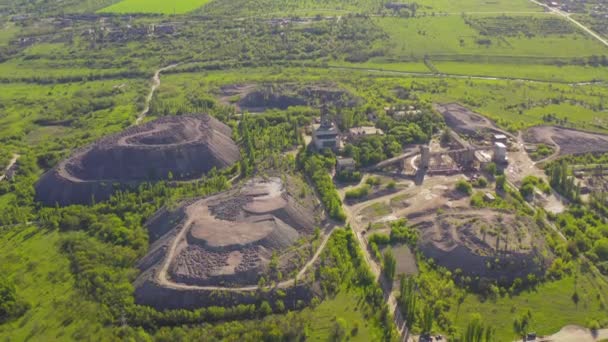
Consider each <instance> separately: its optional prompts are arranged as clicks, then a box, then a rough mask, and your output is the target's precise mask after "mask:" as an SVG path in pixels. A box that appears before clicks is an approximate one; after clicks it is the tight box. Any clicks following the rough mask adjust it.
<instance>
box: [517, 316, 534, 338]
mask: <svg viewBox="0 0 608 342" xmlns="http://www.w3.org/2000/svg"><path fill="white" fill-rule="evenodd" d="M531 323H532V312H531V311H530V310H528V311H527V312H526V313H524V314H522V315H521V316H520V317H517V318H515V320H514V321H513V331H515V333H516V334H517V335H518V336H520V337H521V338H522V339H523V340H525V338H526V334H527V333H528V328H530V324H531Z"/></svg>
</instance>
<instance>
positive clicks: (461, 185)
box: [456, 180, 473, 195]
mask: <svg viewBox="0 0 608 342" xmlns="http://www.w3.org/2000/svg"><path fill="white" fill-rule="evenodd" d="M456 191H458V192H460V193H462V194H465V195H471V194H472V193H473V187H472V186H471V183H469V182H467V181H465V180H459V181H458V182H456Z"/></svg>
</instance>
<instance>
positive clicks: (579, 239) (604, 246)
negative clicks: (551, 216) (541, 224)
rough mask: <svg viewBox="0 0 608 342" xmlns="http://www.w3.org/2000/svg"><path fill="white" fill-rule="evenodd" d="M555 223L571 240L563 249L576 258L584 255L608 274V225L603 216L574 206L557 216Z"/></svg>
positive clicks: (582, 207) (583, 207)
mask: <svg viewBox="0 0 608 342" xmlns="http://www.w3.org/2000/svg"><path fill="white" fill-rule="evenodd" d="M555 222H556V225H557V226H558V227H559V228H560V230H561V231H562V232H563V233H564V235H566V237H567V238H568V240H569V241H568V244H567V245H566V246H564V247H562V248H566V249H567V251H568V253H569V254H570V255H572V256H574V257H575V256H578V255H580V254H584V255H585V256H587V257H588V258H589V259H590V260H591V261H592V262H594V263H595V265H596V266H597V267H598V268H599V269H600V270H601V271H602V273H605V274H608V224H607V223H606V222H605V219H604V218H603V217H602V216H600V215H598V214H597V213H595V212H593V211H592V210H590V209H588V208H586V207H585V206H573V207H571V208H570V209H569V210H568V211H566V212H564V213H561V214H559V215H557V217H556V220H555ZM562 254H563V253H562Z"/></svg>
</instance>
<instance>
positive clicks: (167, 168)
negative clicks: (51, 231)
mask: <svg viewBox="0 0 608 342" xmlns="http://www.w3.org/2000/svg"><path fill="white" fill-rule="evenodd" d="M231 134H232V132H231V129H230V128H229V127H228V126H226V125H225V124H223V123H221V122H220V121H218V120H217V119H215V118H213V117H211V116H209V115H192V116H171V117H164V118H161V119H158V120H155V121H151V122H148V123H146V124H144V125H139V126H134V127H131V128H129V129H127V130H125V131H123V132H121V133H118V134H115V135H111V136H108V137H105V138H103V139H101V140H99V141H97V142H95V143H93V144H92V145H90V146H87V147H85V148H83V149H81V150H79V151H77V152H76V153H74V154H73V155H72V156H71V157H70V158H68V159H66V160H64V161H62V162H61V163H60V164H59V165H57V166H56V167H55V168H54V169H52V170H50V171H49V172H47V173H46V174H44V175H43V176H42V178H41V179H40V181H39V182H38V183H37V184H36V197H37V199H38V200H39V201H41V202H43V203H45V204H47V205H55V204H56V203H58V204H60V205H69V204H84V203H89V202H91V201H92V200H104V199H107V198H108V197H109V196H110V195H111V194H112V192H113V191H114V190H115V189H116V188H124V187H125V186H130V185H136V184H138V183H141V182H146V181H158V180H163V179H168V178H170V177H171V178H172V179H175V180H185V179H194V178H198V177H201V176H202V175H204V174H205V173H207V172H209V171H210V170H211V169H213V168H217V169H222V168H225V167H228V166H231V165H233V164H234V163H235V162H237V161H238V160H239V159H240V152H239V148H238V146H237V145H236V144H235V143H234V141H233V140H232V139H231V138H230V136H231Z"/></svg>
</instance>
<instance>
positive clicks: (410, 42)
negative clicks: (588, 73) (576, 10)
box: [375, 14, 608, 59]
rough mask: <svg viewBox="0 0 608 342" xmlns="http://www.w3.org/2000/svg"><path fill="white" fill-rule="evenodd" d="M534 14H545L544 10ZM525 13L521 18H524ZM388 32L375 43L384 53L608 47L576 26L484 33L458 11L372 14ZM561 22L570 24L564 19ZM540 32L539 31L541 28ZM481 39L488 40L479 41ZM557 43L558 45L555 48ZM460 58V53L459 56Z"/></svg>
mask: <svg viewBox="0 0 608 342" xmlns="http://www.w3.org/2000/svg"><path fill="white" fill-rule="evenodd" d="M535 16H540V17H548V15H545V14H538V15H535ZM525 18H526V17H524V19H523V20H525ZM375 21H376V23H377V25H379V26H380V27H381V28H382V29H383V30H384V31H385V32H387V33H388V35H389V41H388V42H382V44H381V45H380V44H379V45H378V46H377V48H379V49H383V48H384V49H387V52H386V56H387V57H399V56H401V57H404V56H410V57H412V58H421V57H424V56H430V57H431V58H433V57H435V56H437V57H442V58H446V59H447V58H451V59H458V57H456V56H465V57H466V56H496V57H509V56H513V57H528V58H535V57H536V58H542V57H551V58H571V57H580V56H591V55H601V54H606V53H608V48H606V47H605V46H603V45H601V44H600V43H598V42H597V41H596V40H594V39H593V38H591V37H588V36H587V35H585V34H583V33H582V32H580V31H578V30H576V31H574V32H575V33H571V34H565V35H557V34H547V35H541V34H537V35H535V36H533V37H530V38H528V37H524V36H513V37H511V36H508V37H507V36H485V35H481V34H480V32H479V31H478V30H476V29H474V28H473V27H471V26H469V25H467V24H466V23H465V21H464V19H463V18H462V17H461V16H459V15H448V16H435V17H420V18H418V17H417V18H409V19H403V18H375ZM563 24H564V25H570V24H569V23H567V22H565V21H564V22H563ZM540 33H542V32H540ZM481 41H488V42H489V43H487V44H486V43H484V44H481V43H480V42H481ZM556 47H559V48H556ZM461 58H462V57H461Z"/></svg>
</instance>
